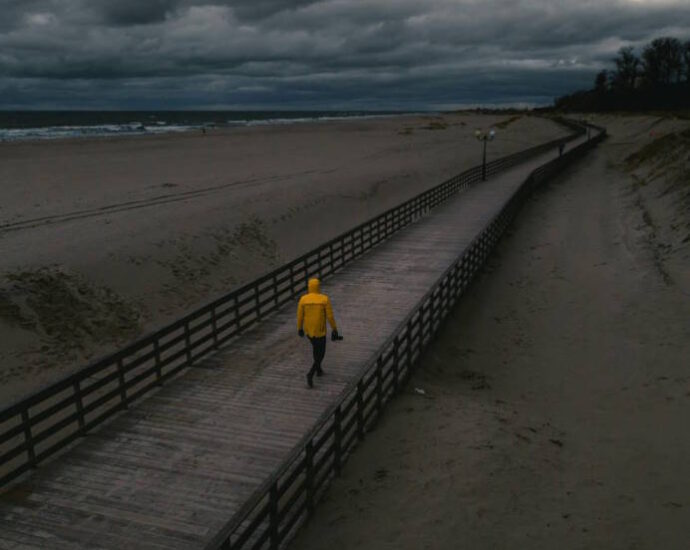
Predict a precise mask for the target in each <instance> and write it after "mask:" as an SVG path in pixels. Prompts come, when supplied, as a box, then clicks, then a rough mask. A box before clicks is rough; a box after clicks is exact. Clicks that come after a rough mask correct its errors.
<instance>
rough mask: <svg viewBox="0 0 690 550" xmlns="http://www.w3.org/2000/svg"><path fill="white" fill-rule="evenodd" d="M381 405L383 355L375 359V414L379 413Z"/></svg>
mask: <svg viewBox="0 0 690 550" xmlns="http://www.w3.org/2000/svg"><path fill="white" fill-rule="evenodd" d="M382 406H383V356H381V355H379V357H378V359H377V360H376V410H377V413H376V414H377V415H378V414H380V413H381V407H382Z"/></svg>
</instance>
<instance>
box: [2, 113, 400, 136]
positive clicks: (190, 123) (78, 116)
mask: <svg viewBox="0 0 690 550" xmlns="http://www.w3.org/2000/svg"><path fill="white" fill-rule="evenodd" d="M129 114H132V113H129ZM165 114H166V115H168V116H165V118H163V117H160V118H159V116H158V115H150V116H148V117H147V116H146V113H140V115H135V116H137V117H138V116H141V120H136V119H128V118H123V117H122V113H114V114H112V115H111V114H109V113H95V114H94V115H93V117H94V118H93V123H91V124H89V122H90V121H89V120H88V117H89V115H88V114H84V113H74V114H70V113H66V114H62V113H48V115H46V116H49V117H53V118H52V120H50V119H46V122H47V124H46V125H45V126H42V125H40V124H41V122H42V121H41V120H40V116H41V114H40V113H38V114H34V113H29V114H27V113H24V114H23V116H24V117H25V118H26V117H27V116H31V117H32V118H34V120H33V121H32V122H33V124H26V125H24V124H22V125H21V126H18V125H16V123H15V125H14V126H13V125H12V124H10V125H9V126H8V127H2V126H3V122H2V121H1V120H2V119H1V118H0V142H2V141H4V142H7V141H30V140H47V139H65V138H80V137H81V138H83V137H110V136H131V135H151V134H154V135H158V134H168V133H181V132H190V131H200V130H204V131H205V130H206V129H211V128H223V127H225V128H233V127H238V126H240V127H251V126H272V125H273V126H282V125H287V124H300V123H308V122H312V123H313V122H332V121H340V120H353V119H371V118H381V117H389V116H396V115H398V114H402V113H363V112H350V113H348V112H330V113H329V112H314V113H309V112H295V113H293V114H292V115H290V114H288V113H287V112H286V113H280V114H279V113H276V112H256V113H253V112H247V113H246V114H247V115H249V116H244V117H241V115H242V114H245V113H238V114H240V117H241V118H240V117H238V118H229V117H228V114H229V112H226V113H215V112H213V113H209V114H208V116H204V115H205V114H200V113H195V112H187V113H185V112H182V113H176V112H169V113H165ZM222 114H224V115H226V116H224V117H221V116H220V115H222ZM10 115H11V113H10ZM272 115H273V116H272ZM275 115H279V116H275ZM118 116H119V117H120V120H113V121H112V122H110V121H108V120H107V118H108V117H112V118H115V119H116V118H117V117H118ZM125 116H127V115H126V114H125ZM56 117H60V118H63V119H64V122H65V123H64V124H56V122H57V120H56V119H55V118H56ZM70 117H71V118H72V120H70ZM169 117H172V118H169ZM104 118H105V119H106V120H103V119H104ZM175 119H177V120H175ZM48 120H50V122H52V124H51V123H50V122H48ZM58 120H59V119H58ZM142 120H143V121H145V122H142ZM73 121H74V122H75V123H72V122H73ZM125 121H126V122H125ZM168 121H171V122H168ZM10 122H12V121H11V120H10ZM60 122H62V121H60ZM80 122H86V124H79V123H80Z"/></svg>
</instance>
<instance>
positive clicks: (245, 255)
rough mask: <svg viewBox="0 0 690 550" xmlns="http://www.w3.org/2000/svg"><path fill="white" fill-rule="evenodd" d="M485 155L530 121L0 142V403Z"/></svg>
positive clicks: (518, 137) (556, 131) (386, 121)
mask: <svg viewBox="0 0 690 550" xmlns="http://www.w3.org/2000/svg"><path fill="white" fill-rule="evenodd" d="M492 125H497V131H498V135H497V139H496V141H494V142H493V143H491V144H490V146H489V150H488V156H489V160H490V159H492V158H496V157H499V156H503V155H505V154H508V153H511V152H514V151H518V150H521V149H525V148H527V147H529V146H532V145H536V144H538V143H542V142H544V141H547V140H550V139H553V138H555V137H558V136H561V135H565V134H566V133H567V131H566V130H564V129H563V128H561V127H559V126H557V125H555V124H553V123H552V122H549V121H547V120H543V119H539V118H536V117H518V118H517V119H516V118H514V117H512V116H489V115H486V116H481V115H476V114H457V115H444V116H442V117H392V118H382V119H369V120H354V121H339V122H328V123H309V124H298V125H290V126H276V127H253V128H234V129H224V130H216V131H211V132H208V133H207V134H206V135H203V134H201V133H190V134H184V135H165V136H152V137H128V138H109V139H106V138H101V139H85V140H66V141H52V142H34V143H3V144H1V145H0V187H1V188H2V190H3V201H2V203H1V204H0V243H1V245H2V255H3V261H2V264H1V266H0V388H1V390H0V398H1V400H2V402H3V403H8V402H13V401H15V400H16V399H19V398H20V397H21V396H23V395H26V394H27V393H30V392H31V391H32V390H35V389H36V388H40V387H43V386H45V385H46V384H48V383H49V382H51V381H54V380H56V379H59V378H61V377H62V376H64V375H65V374H67V373H69V372H72V371H74V370H76V369H78V368H81V367H82V366H83V365H85V364H86V362H87V361H89V360H93V359H95V358H97V357H99V356H100V355H102V354H104V353H106V352H108V351H112V350H114V349H116V348H117V347H119V346H121V345H123V344H124V343H126V342H128V341H131V340H132V339H133V338H136V337H137V336H138V335H141V334H142V333H145V332H147V331H150V330H152V329H154V328H158V327H160V326H162V325H163V324H165V323H167V322H170V321H172V320H173V319H175V318H177V317H179V316H181V315H182V314H183V313H186V312H188V311H189V310H190V309H192V308H195V307H197V306H200V305H201V304H203V303H206V302H208V301H210V300H211V299H213V298H215V297H217V296H219V295H222V294H225V293H226V292H228V291H229V290H231V289H232V288H234V287H236V286H238V285H240V284H242V283H244V282H247V281H249V280H251V279H253V278H255V277H256V276H257V275H259V274H261V273H263V272H266V271H268V270H270V269H271V268H273V267H276V266H278V265H280V264H282V263H284V262H286V261H288V260H290V259H292V258H294V257H296V256H298V255H299V254H301V253H303V252H305V251H307V250H309V249H311V248H313V247H315V246H317V245H318V244H320V243H322V242H324V241H325V240H327V239H329V238H330V237H333V236H335V235H337V234H339V233H341V232H343V231H345V230H347V229H349V228H351V227H353V226H354V225H356V224H357V223H360V222H362V221H364V220H366V219H369V218H371V217H372V216H374V215H376V214H377V213H379V212H381V211H383V210H385V209H387V208H389V207H391V206H394V205H396V204H398V203H400V202H402V201H403V200H405V199H407V198H409V197H411V196H413V195H415V194H417V193H419V192H421V191H423V190H425V189H428V188H429V187H432V186H433V185H436V184H438V183H440V182H441V181H443V180H445V179H446V178H448V177H450V176H452V175H455V174H457V173H459V172H461V171H463V170H465V169H467V168H469V167H471V166H474V165H477V164H478V163H479V162H480V158H481V146H480V144H479V143H478V142H477V141H476V140H475V138H474V135H473V132H474V129H475V128H484V129H486V128H489V127H491V126H492Z"/></svg>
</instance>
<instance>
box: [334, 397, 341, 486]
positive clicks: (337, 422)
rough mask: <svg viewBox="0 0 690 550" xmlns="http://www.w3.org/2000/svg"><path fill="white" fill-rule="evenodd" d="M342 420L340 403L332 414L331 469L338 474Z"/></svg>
mask: <svg viewBox="0 0 690 550" xmlns="http://www.w3.org/2000/svg"><path fill="white" fill-rule="evenodd" d="M341 422H342V411H341V409H340V405H338V406H337V407H336V408H335V413H334V414H333V470H334V471H335V475H337V476H339V475H340V468H341V453H342V449H341V445H342V440H343V431H342V427H341Z"/></svg>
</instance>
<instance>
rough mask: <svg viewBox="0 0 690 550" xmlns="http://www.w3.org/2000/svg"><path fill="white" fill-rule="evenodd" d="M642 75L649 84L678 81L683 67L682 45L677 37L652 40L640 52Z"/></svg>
mask: <svg viewBox="0 0 690 550" xmlns="http://www.w3.org/2000/svg"><path fill="white" fill-rule="evenodd" d="M642 64H643V67H644V77H645V80H646V82H648V83H649V84H651V85H658V84H662V85H663V84H670V83H672V82H674V81H675V82H678V81H679V80H680V75H681V71H682V67H683V45H682V43H681V42H680V40H678V39H677V38H671V37H664V38H657V39H655V40H652V42H651V44H649V45H647V46H646V47H645V49H644V51H643V52H642Z"/></svg>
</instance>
